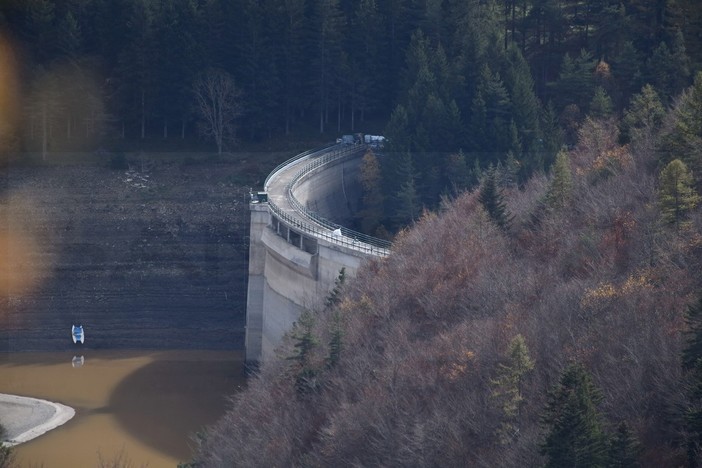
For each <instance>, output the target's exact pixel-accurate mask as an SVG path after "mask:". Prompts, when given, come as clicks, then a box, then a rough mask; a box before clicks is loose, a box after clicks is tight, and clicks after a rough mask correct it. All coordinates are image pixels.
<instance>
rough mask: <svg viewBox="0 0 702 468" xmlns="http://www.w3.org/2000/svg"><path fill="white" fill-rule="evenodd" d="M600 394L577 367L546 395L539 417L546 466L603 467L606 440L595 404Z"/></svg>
mask: <svg viewBox="0 0 702 468" xmlns="http://www.w3.org/2000/svg"><path fill="white" fill-rule="evenodd" d="M601 401H602V395H601V394H600V392H599V390H598V389H597V388H596V387H595V385H594V383H593V382H592V379H591V377H590V375H589V374H588V372H587V371H586V370H585V368H584V367H583V366H582V365H580V364H571V365H569V366H568V367H567V368H566V369H565V370H564V371H563V373H562V374H561V378H560V381H559V382H558V384H557V385H556V386H555V387H554V388H553V389H552V390H551V391H550V392H549V395H548V402H547V404H546V409H545V412H544V415H543V424H544V426H545V428H546V430H547V434H546V438H545V440H544V442H543V444H542V445H541V453H542V454H543V455H545V456H546V457H547V461H546V467H548V468H565V467H580V466H588V467H603V466H605V465H606V462H607V437H606V435H605V433H604V431H603V429H602V421H601V420H602V417H601V415H600V413H599V411H598V410H597V405H598V404H599V403H600V402H601Z"/></svg>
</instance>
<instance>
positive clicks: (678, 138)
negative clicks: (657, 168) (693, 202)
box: [660, 72, 702, 183]
mask: <svg viewBox="0 0 702 468" xmlns="http://www.w3.org/2000/svg"><path fill="white" fill-rule="evenodd" d="M673 116H674V123H673V129H672V131H671V132H670V134H668V135H666V136H665V138H664V139H663V142H662V144H661V148H660V151H661V152H663V153H664V154H668V155H670V159H674V158H680V159H681V160H683V161H684V162H685V164H686V165H687V167H688V168H689V169H691V170H692V171H693V173H694V174H695V176H696V177H701V176H702V72H698V73H697V75H696V76H695V82H694V84H693V85H692V87H690V88H688V89H687V90H686V91H685V92H684V93H683V94H682V95H681V96H680V99H679V102H678V104H677V105H676V106H675V107H674V109H673ZM698 183H699V181H698Z"/></svg>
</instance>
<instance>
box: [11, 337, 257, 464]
mask: <svg viewBox="0 0 702 468" xmlns="http://www.w3.org/2000/svg"><path fill="white" fill-rule="evenodd" d="M80 355H82V356H83V358H84V364H83V365H82V366H81V367H74V366H73V364H72V360H73V357H74V356H80ZM243 385H244V373H243V353H241V352H237V351H189V350H188V351H108V350H85V352H83V353H81V352H77V353H76V352H54V353H9V354H4V355H3V356H2V357H1V358H0V393H10V394H16V395H23V396H31V397H36V398H43V399H47V400H51V401H56V402H59V403H63V404H65V405H68V406H71V407H73V408H74V409H75V410H76V415H75V417H74V418H73V419H72V420H70V421H69V422H68V423H66V424H65V425H63V426H61V427H59V428H57V429H54V430H52V431H50V432H48V433H46V434H44V435H43V436H40V437H38V438H36V439H34V440H32V441H29V442H26V443H24V444H21V445H18V446H16V447H15V450H14V451H15V453H16V456H17V461H18V462H19V463H20V464H21V466H23V467H30V466H42V465H43V466H44V467H45V468H53V467H58V468H62V467H93V466H98V465H99V463H100V460H101V459H102V460H103V461H105V462H111V461H114V460H117V459H118V458H120V457H121V460H122V461H127V462H129V463H131V465H130V466H133V467H140V466H148V467H150V468H160V467H175V466H177V464H178V463H179V462H185V461H189V460H191V457H192V454H193V452H192V447H193V446H194V442H193V437H194V436H195V434H196V433H197V432H198V431H202V429H203V428H205V427H206V426H208V425H210V424H213V423H214V422H215V421H216V420H217V419H218V418H219V417H220V416H221V415H222V413H223V412H224V411H225V410H226V408H227V405H228V398H229V396H231V395H233V394H235V393H236V392H237V391H238V390H239V389H240V388H241V386H243Z"/></svg>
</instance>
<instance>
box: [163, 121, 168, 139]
mask: <svg viewBox="0 0 702 468" xmlns="http://www.w3.org/2000/svg"><path fill="white" fill-rule="evenodd" d="M163 139H164V140H166V139H168V119H166V118H164V119H163Z"/></svg>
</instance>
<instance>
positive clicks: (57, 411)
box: [0, 393, 75, 446]
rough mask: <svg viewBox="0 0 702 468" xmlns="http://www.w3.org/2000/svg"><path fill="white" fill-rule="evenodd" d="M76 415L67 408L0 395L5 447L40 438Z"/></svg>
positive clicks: (55, 404)
mask: <svg viewBox="0 0 702 468" xmlns="http://www.w3.org/2000/svg"><path fill="white" fill-rule="evenodd" d="M74 415H75V410H74V409H73V408H71V407H69V406H65V405H62V404H60V403H53V402H51V401H46V400H39V399H37V398H29V397H22V396H17V395H7V394H2V393H0V423H1V424H2V425H3V426H4V427H5V431H6V434H5V440H3V441H2V442H3V443H4V444H5V445H9V446H13V445H17V444H21V443H22V442H27V441H29V440H32V439H34V438H35V437H39V436H40V435H42V434H44V433H45V432H48V431H50V430H51V429H54V428H56V427H58V426H60V425H62V424H65V423H66V422H67V421H69V420H70V419H71V418H72V417H73V416H74Z"/></svg>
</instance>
